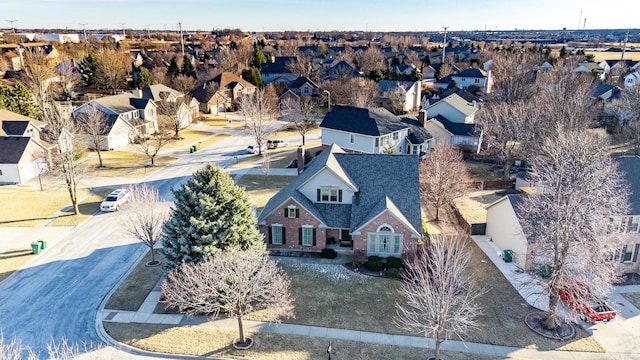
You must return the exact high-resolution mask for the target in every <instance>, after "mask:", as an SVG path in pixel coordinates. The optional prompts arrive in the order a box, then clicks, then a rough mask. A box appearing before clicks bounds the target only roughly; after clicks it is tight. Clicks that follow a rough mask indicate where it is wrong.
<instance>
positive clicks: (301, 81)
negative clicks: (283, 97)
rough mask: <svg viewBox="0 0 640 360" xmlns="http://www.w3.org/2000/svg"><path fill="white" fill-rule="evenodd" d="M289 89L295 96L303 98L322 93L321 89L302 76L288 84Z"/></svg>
mask: <svg viewBox="0 0 640 360" xmlns="http://www.w3.org/2000/svg"><path fill="white" fill-rule="evenodd" d="M287 89H289V90H291V91H293V93H294V94H296V95H301V96H313V95H318V94H319V93H320V87H318V85H317V84H316V83H315V82H313V81H311V80H310V79H309V78H307V77H305V76H300V77H298V78H297V79H295V80H293V81H291V82H289V83H288V84H287Z"/></svg>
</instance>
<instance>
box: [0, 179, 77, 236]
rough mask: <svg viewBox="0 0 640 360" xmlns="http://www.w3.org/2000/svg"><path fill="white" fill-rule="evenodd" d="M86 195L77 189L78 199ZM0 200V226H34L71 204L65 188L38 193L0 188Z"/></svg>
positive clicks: (14, 188) (36, 191) (30, 190)
mask: <svg viewBox="0 0 640 360" xmlns="http://www.w3.org/2000/svg"><path fill="white" fill-rule="evenodd" d="M88 193H89V190H88V189H78V197H79V198H82V197H83V196H85V195H86V194H88ZM0 198H2V206H0V226H25V227H29V226H35V225H38V224H39V223H40V222H42V221H43V220H45V219H46V218H48V217H49V216H51V215H53V214H54V213H56V212H57V211H59V210H61V209H62V208H64V207H65V206H67V205H69V204H70V203H71V201H70V200H69V192H67V189H66V188H58V189H47V190H44V191H40V190H36V189H29V188H22V187H8V186H7V187H0ZM33 204H37V205H38V206H33ZM9 240H10V239H9Z"/></svg>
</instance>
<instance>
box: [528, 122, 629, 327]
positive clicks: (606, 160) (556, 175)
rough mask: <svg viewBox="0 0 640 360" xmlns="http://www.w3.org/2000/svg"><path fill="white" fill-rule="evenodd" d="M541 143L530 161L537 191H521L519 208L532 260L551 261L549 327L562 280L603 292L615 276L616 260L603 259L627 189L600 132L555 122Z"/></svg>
mask: <svg viewBox="0 0 640 360" xmlns="http://www.w3.org/2000/svg"><path fill="white" fill-rule="evenodd" d="M543 149H544V151H543V152H542V154H541V156H539V157H537V158H535V159H534V160H533V161H532V162H531V167H532V172H533V180H534V181H535V182H536V183H537V184H538V191H537V192H536V193H535V194H530V195H527V196H525V198H524V201H523V202H522V204H521V206H519V211H520V212H521V214H522V215H521V216H520V219H521V223H522V227H523V231H524V233H525V234H526V236H527V240H528V241H529V244H530V245H529V250H528V251H529V252H530V254H531V256H532V259H533V261H534V264H535V265H539V266H542V265H550V264H552V265H553V273H552V275H551V277H550V279H549V281H548V282H546V285H547V287H548V290H549V311H548V313H547V316H546V320H545V325H546V327H547V328H550V329H554V328H556V327H557V326H559V324H560V322H559V318H558V301H559V299H560V297H559V294H558V292H559V289H560V288H561V287H562V286H564V285H568V286H571V285H572V284H579V283H582V284H587V285H588V286H589V288H590V289H591V291H592V292H593V293H594V294H596V295H603V294H607V293H608V292H609V291H610V287H611V284H612V282H613V281H614V280H616V279H617V274H618V273H617V271H616V264H615V262H614V261H608V260H610V259H611V258H612V257H613V254H614V252H615V251H616V250H619V248H621V246H622V245H621V244H620V242H619V241H618V240H617V239H618V235H617V234H616V233H614V232H611V231H609V230H610V229H608V225H609V224H610V219H611V218H612V217H614V216H621V215H624V214H626V213H628V211H627V209H628V205H627V194H628V189H626V186H625V184H624V181H623V180H622V178H621V174H620V171H619V170H618V168H617V166H616V164H615V163H614V161H613V160H612V158H611V157H610V155H609V154H608V141H607V140H606V139H605V137H604V136H601V135H598V134H596V133H594V132H591V131H588V130H583V129H565V128H562V127H561V126H558V127H557V135H556V136H554V137H550V138H547V139H546V141H545V143H544V147H543Z"/></svg>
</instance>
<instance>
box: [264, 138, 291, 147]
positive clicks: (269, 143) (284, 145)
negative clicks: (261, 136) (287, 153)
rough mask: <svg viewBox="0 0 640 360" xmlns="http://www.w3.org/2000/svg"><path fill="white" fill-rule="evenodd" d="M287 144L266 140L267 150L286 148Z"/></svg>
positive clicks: (282, 141)
mask: <svg viewBox="0 0 640 360" xmlns="http://www.w3.org/2000/svg"><path fill="white" fill-rule="evenodd" d="M287 146H289V143H288V142H286V141H284V140H278V139H272V140H267V149H275V148H279V147H287Z"/></svg>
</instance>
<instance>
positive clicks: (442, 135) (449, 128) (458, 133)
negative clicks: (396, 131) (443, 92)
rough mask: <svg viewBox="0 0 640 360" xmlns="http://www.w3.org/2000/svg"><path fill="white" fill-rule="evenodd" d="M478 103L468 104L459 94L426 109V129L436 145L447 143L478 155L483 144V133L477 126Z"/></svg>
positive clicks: (443, 99)
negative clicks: (442, 142)
mask: <svg viewBox="0 0 640 360" xmlns="http://www.w3.org/2000/svg"><path fill="white" fill-rule="evenodd" d="M478 109H479V105H478V102H477V101H475V100H472V101H471V102H468V101H467V100H465V99H464V98H462V97H461V96H460V95H458V94H457V93H455V92H454V93H451V94H450V95H449V96H447V97H445V98H442V99H440V100H439V101H436V102H435V103H432V104H431V105H429V106H427V107H426V109H425V110H426V111H427V115H428V120H427V122H426V123H425V128H426V129H427V131H428V132H429V133H430V134H431V135H432V136H433V139H434V141H435V143H438V142H441V141H446V142H449V143H451V144H452V145H454V146H457V147H459V148H460V149H462V150H465V151H470V152H474V153H477V152H478V151H480V145H481V144H482V132H481V131H480V129H479V128H478V127H477V126H476V125H475V114H476V112H477V111H478Z"/></svg>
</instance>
